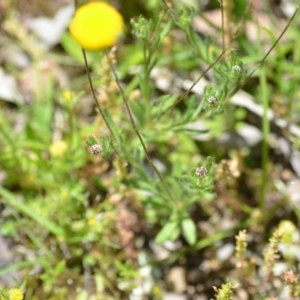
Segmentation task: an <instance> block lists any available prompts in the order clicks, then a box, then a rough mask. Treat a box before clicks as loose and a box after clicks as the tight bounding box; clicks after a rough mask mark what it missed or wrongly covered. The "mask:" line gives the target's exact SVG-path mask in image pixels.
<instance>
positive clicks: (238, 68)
mask: <svg viewBox="0 0 300 300" xmlns="http://www.w3.org/2000/svg"><path fill="white" fill-rule="evenodd" d="M232 70H233V71H236V72H237V73H241V71H242V68H241V67H240V66H239V65H235V66H233V67H232Z"/></svg>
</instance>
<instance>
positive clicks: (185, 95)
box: [163, 48, 228, 114]
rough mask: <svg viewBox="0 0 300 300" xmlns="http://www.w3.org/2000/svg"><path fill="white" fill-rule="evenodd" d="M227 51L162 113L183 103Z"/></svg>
mask: <svg viewBox="0 0 300 300" xmlns="http://www.w3.org/2000/svg"><path fill="white" fill-rule="evenodd" d="M227 50H228V49H227V48H226V49H224V50H223V51H222V52H221V54H220V55H219V56H218V57H217V59H216V60H215V61H214V62H213V63H212V64H211V65H210V66H208V68H207V69H206V70H205V71H204V72H203V73H202V74H201V75H200V76H199V77H198V78H197V79H196V80H195V81H194V82H193V84H192V85H191V86H190V88H189V89H188V90H187V91H186V92H185V93H184V94H183V95H182V96H181V97H180V98H179V99H178V100H177V101H176V102H175V103H174V104H172V105H171V106H169V107H168V108H167V109H166V110H165V111H164V112H163V114H164V113H165V112H167V111H168V110H169V109H172V108H174V107H175V106H176V105H177V104H178V103H180V102H181V101H183V100H184V99H185V98H186V97H187V96H188V95H189V94H190V93H191V91H192V90H193V88H194V87H195V85H196V84H197V83H198V82H199V81H200V80H201V79H202V78H203V77H204V75H205V74H206V73H207V72H208V71H209V70H210V69H211V68H212V67H213V66H214V65H215V64H216V63H217V62H218V61H219V60H220V59H221V58H222V57H223V55H224V54H225V52H226V51H227Z"/></svg>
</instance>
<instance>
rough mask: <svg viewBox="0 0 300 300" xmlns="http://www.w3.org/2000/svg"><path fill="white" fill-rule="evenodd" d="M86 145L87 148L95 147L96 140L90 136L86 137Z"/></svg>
mask: <svg viewBox="0 0 300 300" xmlns="http://www.w3.org/2000/svg"><path fill="white" fill-rule="evenodd" d="M86 144H87V145H88V146H89V147H91V146H93V145H95V144H98V143H97V141H96V139H95V138H94V137H93V136H92V135H90V136H89V137H88V139H87V141H86Z"/></svg>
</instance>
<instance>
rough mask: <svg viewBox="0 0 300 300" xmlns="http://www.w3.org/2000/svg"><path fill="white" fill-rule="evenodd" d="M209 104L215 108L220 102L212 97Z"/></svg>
mask: <svg viewBox="0 0 300 300" xmlns="http://www.w3.org/2000/svg"><path fill="white" fill-rule="evenodd" d="M208 103H209V104H211V105H213V106H215V105H217V104H218V103H219V100H218V98H216V97H214V96H211V97H210V98H209V99H208Z"/></svg>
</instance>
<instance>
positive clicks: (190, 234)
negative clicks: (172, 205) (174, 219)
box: [181, 218, 197, 245]
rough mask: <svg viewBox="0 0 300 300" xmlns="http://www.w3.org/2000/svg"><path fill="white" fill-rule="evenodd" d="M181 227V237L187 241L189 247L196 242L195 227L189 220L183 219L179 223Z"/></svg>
mask: <svg viewBox="0 0 300 300" xmlns="http://www.w3.org/2000/svg"><path fill="white" fill-rule="evenodd" d="M181 227H182V231H183V235H184V237H185V238H186V240H187V241H188V243H189V244H190V245H193V244H195V243H196V240H197V227H196V225H195V223H194V221H193V220H192V219H190V218H188V219H183V220H182V222H181Z"/></svg>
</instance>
